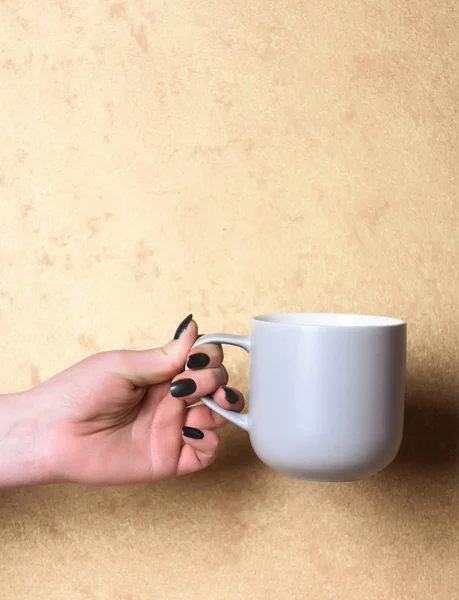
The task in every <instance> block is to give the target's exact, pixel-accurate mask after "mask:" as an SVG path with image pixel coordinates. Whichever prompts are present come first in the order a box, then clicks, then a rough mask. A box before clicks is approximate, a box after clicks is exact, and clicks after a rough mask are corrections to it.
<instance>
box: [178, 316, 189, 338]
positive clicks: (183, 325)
mask: <svg viewBox="0 0 459 600" xmlns="http://www.w3.org/2000/svg"><path fill="white" fill-rule="evenodd" d="M192 320H193V315H188V316H187V318H186V319H183V321H182V322H181V323H180V325H179V326H178V327H177V331H176V332H175V334H174V340H178V339H179V338H181V337H182V335H183V334H184V333H185V331H186V330H187V329H188V325H189V324H190V323H191V321H192Z"/></svg>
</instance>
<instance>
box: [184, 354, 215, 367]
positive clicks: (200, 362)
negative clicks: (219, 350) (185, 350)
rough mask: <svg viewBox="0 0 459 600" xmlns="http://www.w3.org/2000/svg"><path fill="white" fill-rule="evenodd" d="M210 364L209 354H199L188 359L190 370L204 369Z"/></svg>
mask: <svg viewBox="0 0 459 600" xmlns="http://www.w3.org/2000/svg"><path fill="white" fill-rule="evenodd" d="M209 363H210V356H207V354H204V352H199V353H197V354H192V355H191V356H189V357H188V360H187V361H186V366H187V367H188V368H189V369H204V367H207V365H208V364H209Z"/></svg>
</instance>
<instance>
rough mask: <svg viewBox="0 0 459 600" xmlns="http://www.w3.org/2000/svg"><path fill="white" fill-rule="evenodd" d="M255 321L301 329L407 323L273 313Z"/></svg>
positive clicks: (339, 315) (376, 318)
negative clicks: (294, 326) (293, 326)
mask: <svg viewBox="0 0 459 600" xmlns="http://www.w3.org/2000/svg"><path fill="white" fill-rule="evenodd" d="M253 320H254V321H261V322H263V323H277V324H279V325H296V326H300V327H394V326H400V325H405V321H402V320H401V319H395V318H393V317H379V316H374V315H354V314H346V313H272V314H267V315H258V316H256V317H254V318H253Z"/></svg>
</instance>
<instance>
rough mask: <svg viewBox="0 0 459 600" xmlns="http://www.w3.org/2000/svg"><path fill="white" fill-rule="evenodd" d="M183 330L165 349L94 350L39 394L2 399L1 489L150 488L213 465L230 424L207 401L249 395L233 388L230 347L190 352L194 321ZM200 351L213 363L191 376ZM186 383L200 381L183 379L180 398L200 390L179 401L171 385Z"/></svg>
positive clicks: (233, 404)
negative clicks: (226, 352) (227, 357)
mask: <svg viewBox="0 0 459 600" xmlns="http://www.w3.org/2000/svg"><path fill="white" fill-rule="evenodd" d="M182 330H183V331H182V335H181V336H180V338H179V339H174V340H172V341H171V342H169V343H167V344H166V345H165V346H163V347H161V348H156V349H153V350H142V351H130V350H129V351H128V350H121V351H110V352H102V353H99V354H95V355H93V356H90V357H88V358H86V359H84V360H83V361H81V362H79V363H77V364H76V365H73V366H72V367H70V368H69V369H67V370H65V371H63V372H62V373H59V374H58V375H56V376H54V377H53V378H51V379H49V380H48V381H46V382H44V383H43V384H41V385H40V386H38V387H36V388H34V389H31V390H28V391H26V392H20V393H17V394H10V395H4V396H0V487H3V488H6V487H15V486H26V485H33V484H49V483H66V482H72V483H82V484H86V485H122V484H131V483H147V482H154V481H159V480H162V479H167V478H169V477H176V476H179V475H185V474H189V473H193V472H195V471H199V470H201V469H203V468H205V467H207V466H208V465H210V464H211V463H212V462H213V461H214V459H215V457H216V453H217V449H218V436H217V430H218V429H219V428H220V427H222V426H223V425H225V423H226V421H225V419H224V418H223V417H220V416H219V415H217V414H216V413H214V412H212V411H211V410H210V409H208V408H207V407H206V406H204V405H203V404H196V403H197V402H199V397H200V396H203V395H207V394H212V395H213V396H214V399H215V400H216V402H217V403H218V404H219V405H220V406H222V407H224V408H228V409H230V410H233V411H241V410H242V408H243V406H244V399H243V396H242V394H241V393H240V392H239V391H237V390H231V389H229V388H227V387H226V383H227V381H228V375H227V372H226V370H225V368H224V366H223V365H222V361H223V352H222V348H221V346H219V345H215V344H207V345H203V346H200V347H199V348H196V349H193V350H191V347H192V345H193V343H194V342H195V341H196V339H197V336H198V328H197V325H196V323H195V321H193V320H189V321H188V323H186V326H185V327H182ZM197 353H199V354H200V355H201V356H200V358H201V359H203V357H202V355H205V356H204V359H203V360H202V361H201V362H206V363H207V362H208V364H206V366H205V367H204V368H194V369H189V370H186V371H185V372H183V369H184V365H185V364H186V363H187V360H189V357H190V356H192V355H194V354H197ZM199 366H201V365H199ZM183 380H192V382H194V384H195V385H193V383H191V384H190V382H189V381H188V382H185V384H183V383H181V384H180V385H179V386H178V388H179V390H180V387H181V388H182V389H181V390H180V393H181V394H183V393H184V391H185V392H186V391H187V388H190V386H191V388H193V387H195V388H196V389H195V390H192V392H191V393H189V394H187V395H182V396H181V397H174V396H173V395H172V393H171V385H172V384H176V383H177V382H181V381H183ZM174 387H175V389H177V385H175V386H174V385H173V386H172V389H174ZM183 388H185V390H184V389H183ZM174 394H176V392H174ZM228 399H229V400H230V401H228ZM190 428H191V429H190ZM190 436H191V437H190Z"/></svg>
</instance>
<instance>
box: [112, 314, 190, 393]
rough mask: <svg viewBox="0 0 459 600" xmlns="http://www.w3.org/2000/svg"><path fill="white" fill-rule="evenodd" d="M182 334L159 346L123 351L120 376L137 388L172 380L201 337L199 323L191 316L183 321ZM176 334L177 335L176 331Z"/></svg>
mask: <svg viewBox="0 0 459 600" xmlns="http://www.w3.org/2000/svg"><path fill="white" fill-rule="evenodd" d="M180 327H181V328H182V329H181V335H180V337H179V338H178V339H173V340H172V341H170V342H168V343H167V344H165V345H164V346H161V347H160V348H153V349H151V350H138V351H136V350H123V351H122V352H121V353H120V355H121V356H120V364H119V368H118V369H116V370H117V371H118V373H119V374H120V375H122V376H123V377H125V378H126V379H129V380H130V381H132V383H133V384H134V385H136V386H137V387H145V386H147V385H154V384H157V383H162V382H164V381H168V380H169V379H172V378H173V377H175V376H176V375H178V374H179V373H181V372H182V371H183V368H184V366H185V363H186V359H187V356H188V354H189V352H190V350H191V347H192V345H193V344H194V342H195V341H196V338H197V337H198V326H197V325H196V323H195V321H193V318H192V315H190V316H189V317H187V319H185V321H183V323H181V324H180V326H179V329H178V330H177V332H179V331H180ZM176 337H177V334H176Z"/></svg>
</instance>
